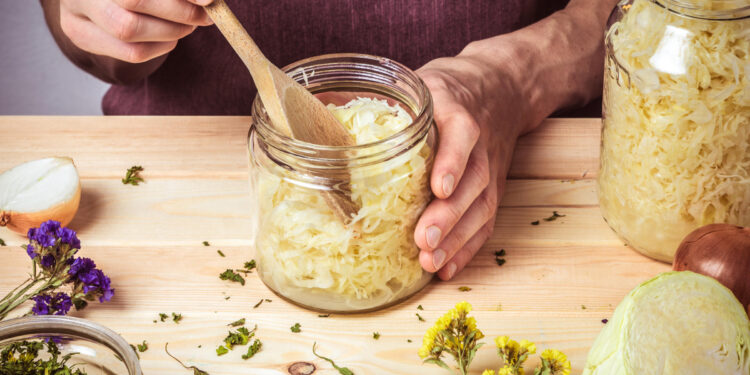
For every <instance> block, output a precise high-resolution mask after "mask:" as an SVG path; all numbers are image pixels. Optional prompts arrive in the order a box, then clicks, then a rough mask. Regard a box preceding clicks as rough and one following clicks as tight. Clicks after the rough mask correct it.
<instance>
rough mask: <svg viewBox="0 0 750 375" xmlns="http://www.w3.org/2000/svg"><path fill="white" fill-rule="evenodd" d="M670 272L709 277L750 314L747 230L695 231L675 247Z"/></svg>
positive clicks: (711, 227) (749, 238)
mask: <svg viewBox="0 0 750 375" xmlns="http://www.w3.org/2000/svg"><path fill="white" fill-rule="evenodd" d="M672 269H674V270H675V271H683V270H689V271H693V272H697V273H700V274H703V275H706V276H710V277H713V278H714V279H716V280H718V281H719V282H720V283H722V284H724V286H726V287H727V288H729V289H730V290H731V291H732V292H733V293H734V295H735V296H736V297H737V299H738V300H739V301H740V303H741V304H742V305H743V306H745V307H746V309H747V311H748V312H749V313H750V227H747V228H743V227H739V226H736V225H729V224H711V225H706V226H704V227H701V228H698V229H696V230H695V231H693V232H692V233H690V234H688V235H687V237H685V239H683V240H682V243H681V244H680V247H678V248H677V252H676V253H675V258H674V262H673V263H672Z"/></svg>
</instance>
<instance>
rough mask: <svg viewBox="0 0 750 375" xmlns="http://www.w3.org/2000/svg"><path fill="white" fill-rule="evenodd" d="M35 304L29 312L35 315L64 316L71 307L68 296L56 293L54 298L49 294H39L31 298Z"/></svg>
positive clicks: (71, 303) (71, 302)
mask: <svg viewBox="0 0 750 375" xmlns="http://www.w3.org/2000/svg"><path fill="white" fill-rule="evenodd" d="M32 299H33V300H34V302H35V304H34V306H33V307H32V308H31V312H33V313H34V314H35V315H53V314H54V315H65V314H67V313H68V311H70V308H71V307H72V306H73V301H72V300H71V299H70V296H69V295H67V294H65V293H62V292H60V293H57V294H55V295H54V296H52V295H49V294H40V295H37V296H34V297H32Z"/></svg>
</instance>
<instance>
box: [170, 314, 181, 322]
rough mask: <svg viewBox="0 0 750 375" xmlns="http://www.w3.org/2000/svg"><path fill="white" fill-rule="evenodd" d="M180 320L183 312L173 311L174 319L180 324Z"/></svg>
mask: <svg viewBox="0 0 750 375" xmlns="http://www.w3.org/2000/svg"><path fill="white" fill-rule="evenodd" d="M180 320H182V314H177V313H172V321H173V322H175V323H177V324H180Z"/></svg>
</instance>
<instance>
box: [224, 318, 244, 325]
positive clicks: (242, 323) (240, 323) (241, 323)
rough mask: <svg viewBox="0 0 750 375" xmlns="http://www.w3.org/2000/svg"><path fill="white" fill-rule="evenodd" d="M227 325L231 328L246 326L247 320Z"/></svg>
mask: <svg viewBox="0 0 750 375" xmlns="http://www.w3.org/2000/svg"><path fill="white" fill-rule="evenodd" d="M227 325H228V326H230V327H239V326H244V325H245V318H242V319H240V320H235V321H234V322H231V323H229V324H227Z"/></svg>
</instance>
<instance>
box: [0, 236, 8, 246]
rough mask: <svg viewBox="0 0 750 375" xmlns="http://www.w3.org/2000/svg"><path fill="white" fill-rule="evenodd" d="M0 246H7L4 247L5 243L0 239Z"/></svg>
mask: <svg viewBox="0 0 750 375" xmlns="http://www.w3.org/2000/svg"><path fill="white" fill-rule="evenodd" d="M0 246H7V245H5V241H3V239H2V238H0Z"/></svg>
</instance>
